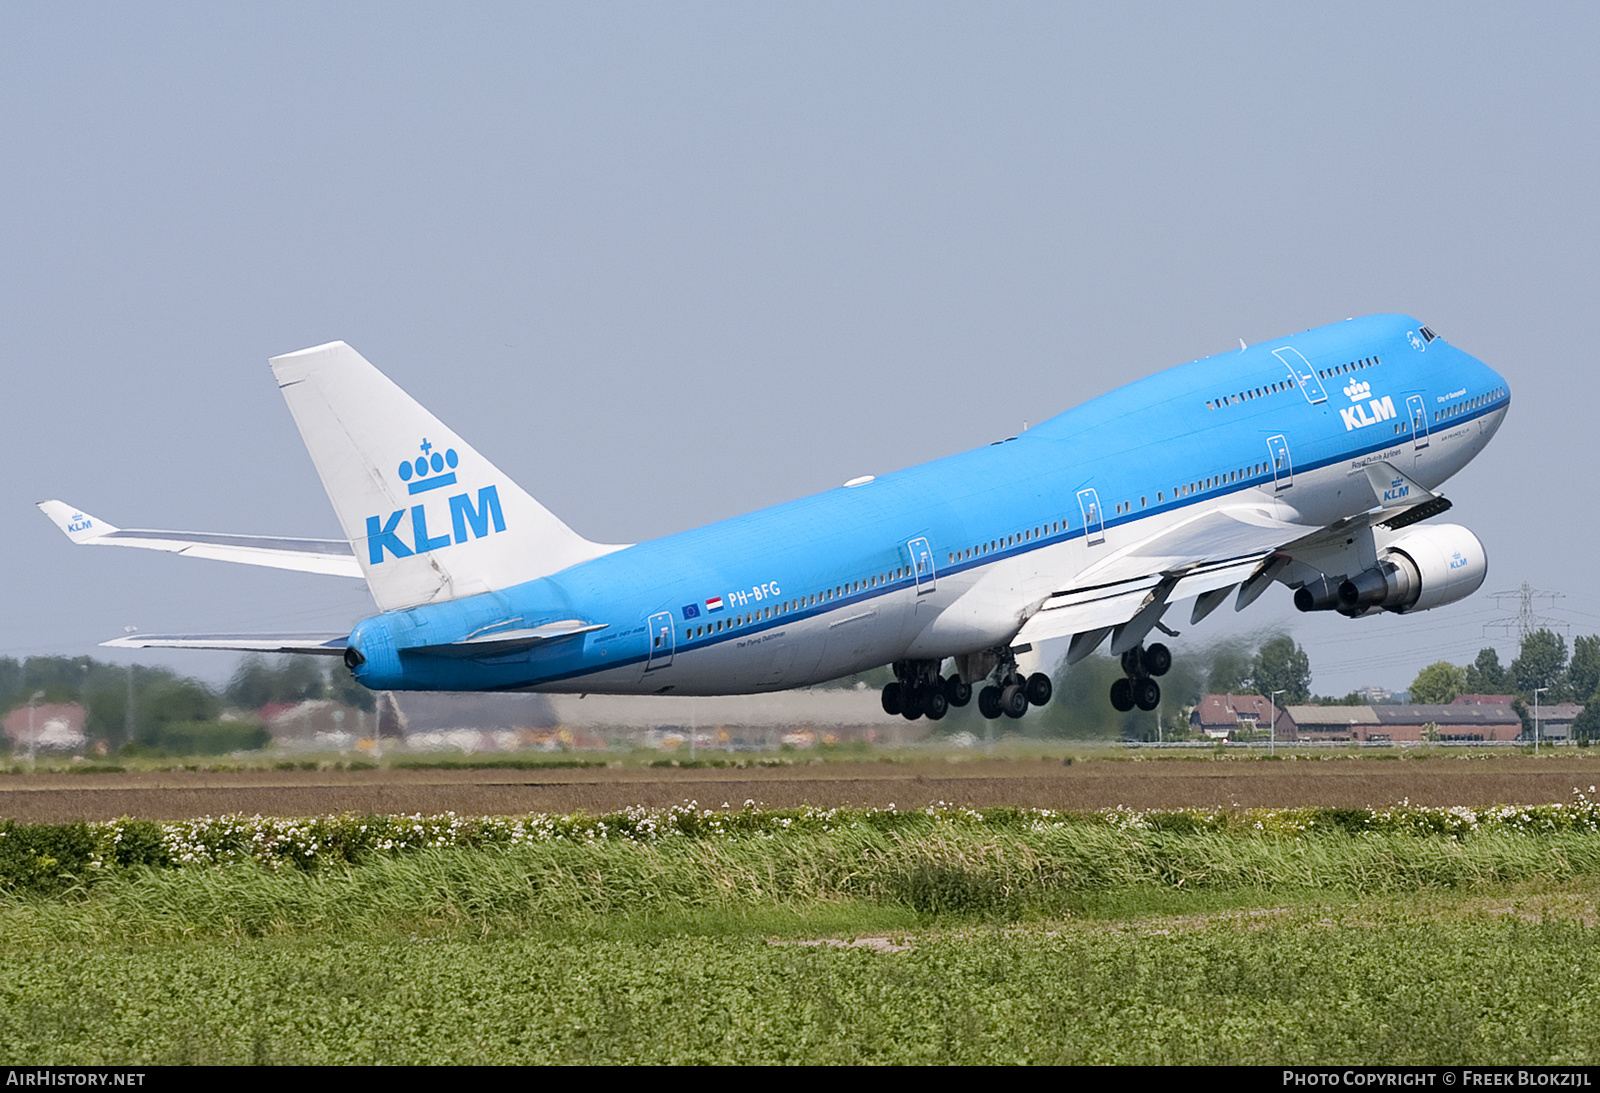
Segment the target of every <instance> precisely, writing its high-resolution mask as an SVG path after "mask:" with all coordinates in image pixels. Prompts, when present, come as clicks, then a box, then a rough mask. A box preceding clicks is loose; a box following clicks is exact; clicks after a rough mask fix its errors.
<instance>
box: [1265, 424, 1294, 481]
mask: <svg viewBox="0 0 1600 1093" xmlns="http://www.w3.org/2000/svg"><path fill="white" fill-rule="evenodd" d="M1267 454H1268V455H1269V456H1271V457H1272V479H1273V481H1274V482H1275V483H1276V484H1277V488H1278V489H1279V490H1286V489H1288V488H1289V487H1290V486H1292V485H1294V460H1293V459H1291V458H1290V457H1289V442H1288V441H1287V440H1285V439H1284V438H1283V436H1282V434H1280V435H1278V436H1269V437H1267Z"/></svg>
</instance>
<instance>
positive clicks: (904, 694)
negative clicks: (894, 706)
mask: <svg viewBox="0 0 1600 1093" xmlns="http://www.w3.org/2000/svg"><path fill="white" fill-rule="evenodd" d="M900 716H901V717H903V718H905V719H906V720H907V721H915V720H916V719H917V718H919V717H921V716H922V688H921V687H901V688H900Z"/></svg>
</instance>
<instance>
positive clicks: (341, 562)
mask: <svg viewBox="0 0 1600 1093" xmlns="http://www.w3.org/2000/svg"><path fill="white" fill-rule="evenodd" d="M39 509H40V511H41V512H43V513H44V514H45V515H46V516H48V517H49V518H50V521H51V523H53V524H55V526H56V527H58V528H60V529H61V530H62V532H64V533H65V534H66V536H67V538H69V539H71V540H72V541H73V542H74V543H77V544H79V545H80V546H125V547H141V548H143V549H145V550H164V551H166V552H167V553H169V554H182V555H184V556H186V557H190V558H210V559H212V560H213V561H219V562H239V563H241V564H244V565H260V566H269V567H271V568H273V569H293V570H298V571H300V572H302V573H324V574H327V575H329V576H333V577H356V578H361V577H362V576H363V574H362V572H361V566H360V564H359V563H358V562H357V561H356V556H355V553H354V552H353V551H352V550H351V549H350V544H349V543H348V542H346V541H345V540H343V539H287V538H282V537H278V536H268V535H219V534H215V533H213V532H205V531H153V530H150V529H148V528H119V527H117V526H115V525H113V524H109V523H107V522H106V521H104V520H102V519H100V518H99V517H97V516H90V515H89V514H88V513H86V512H84V511H83V510H82V509H75V508H73V507H72V506H71V505H69V504H67V503H66V502H64V501H40V502H39Z"/></svg>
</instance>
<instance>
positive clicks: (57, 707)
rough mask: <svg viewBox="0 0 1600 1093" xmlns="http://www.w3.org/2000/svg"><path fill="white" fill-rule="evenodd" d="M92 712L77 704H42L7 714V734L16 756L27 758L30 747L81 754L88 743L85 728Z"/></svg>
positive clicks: (21, 708)
mask: <svg viewBox="0 0 1600 1093" xmlns="http://www.w3.org/2000/svg"><path fill="white" fill-rule="evenodd" d="M88 719H89V711H87V710H85V709H84V708H83V707H82V706H80V705H79V704H78V703H76V702H41V703H39V704H38V705H35V706H18V707H17V708H16V709H14V710H12V711H11V712H10V713H8V714H6V719H5V734H6V739H7V740H9V741H10V742H11V750H12V752H13V754H18V755H21V754H25V753H26V752H27V751H28V750H29V746H30V745H31V746H32V749H33V750H34V751H36V752H40V751H52V752H67V751H80V750H82V748H83V745H84V743H85V740H86V738H85V736H84V725H85V724H86V722H87V721H88Z"/></svg>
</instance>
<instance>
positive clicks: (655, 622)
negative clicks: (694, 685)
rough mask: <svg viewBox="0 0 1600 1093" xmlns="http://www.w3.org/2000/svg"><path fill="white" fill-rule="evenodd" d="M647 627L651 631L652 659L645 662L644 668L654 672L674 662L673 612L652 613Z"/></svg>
mask: <svg viewBox="0 0 1600 1093" xmlns="http://www.w3.org/2000/svg"><path fill="white" fill-rule="evenodd" d="M646 629H648V630H649V631H650V659H649V660H648V661H646V662H645V666H644V670H645V671H647V672H653V671H655V670H656V669H657V668H665V667H667V665H669V664H671V663H672V650H673V647H674V642H673V638H674V630H673V626H672V612H671V611H662V612H659V613H658V614H654V615H651V616H650V621H649V622H648V623H647V624H646Z"/></svg>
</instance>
